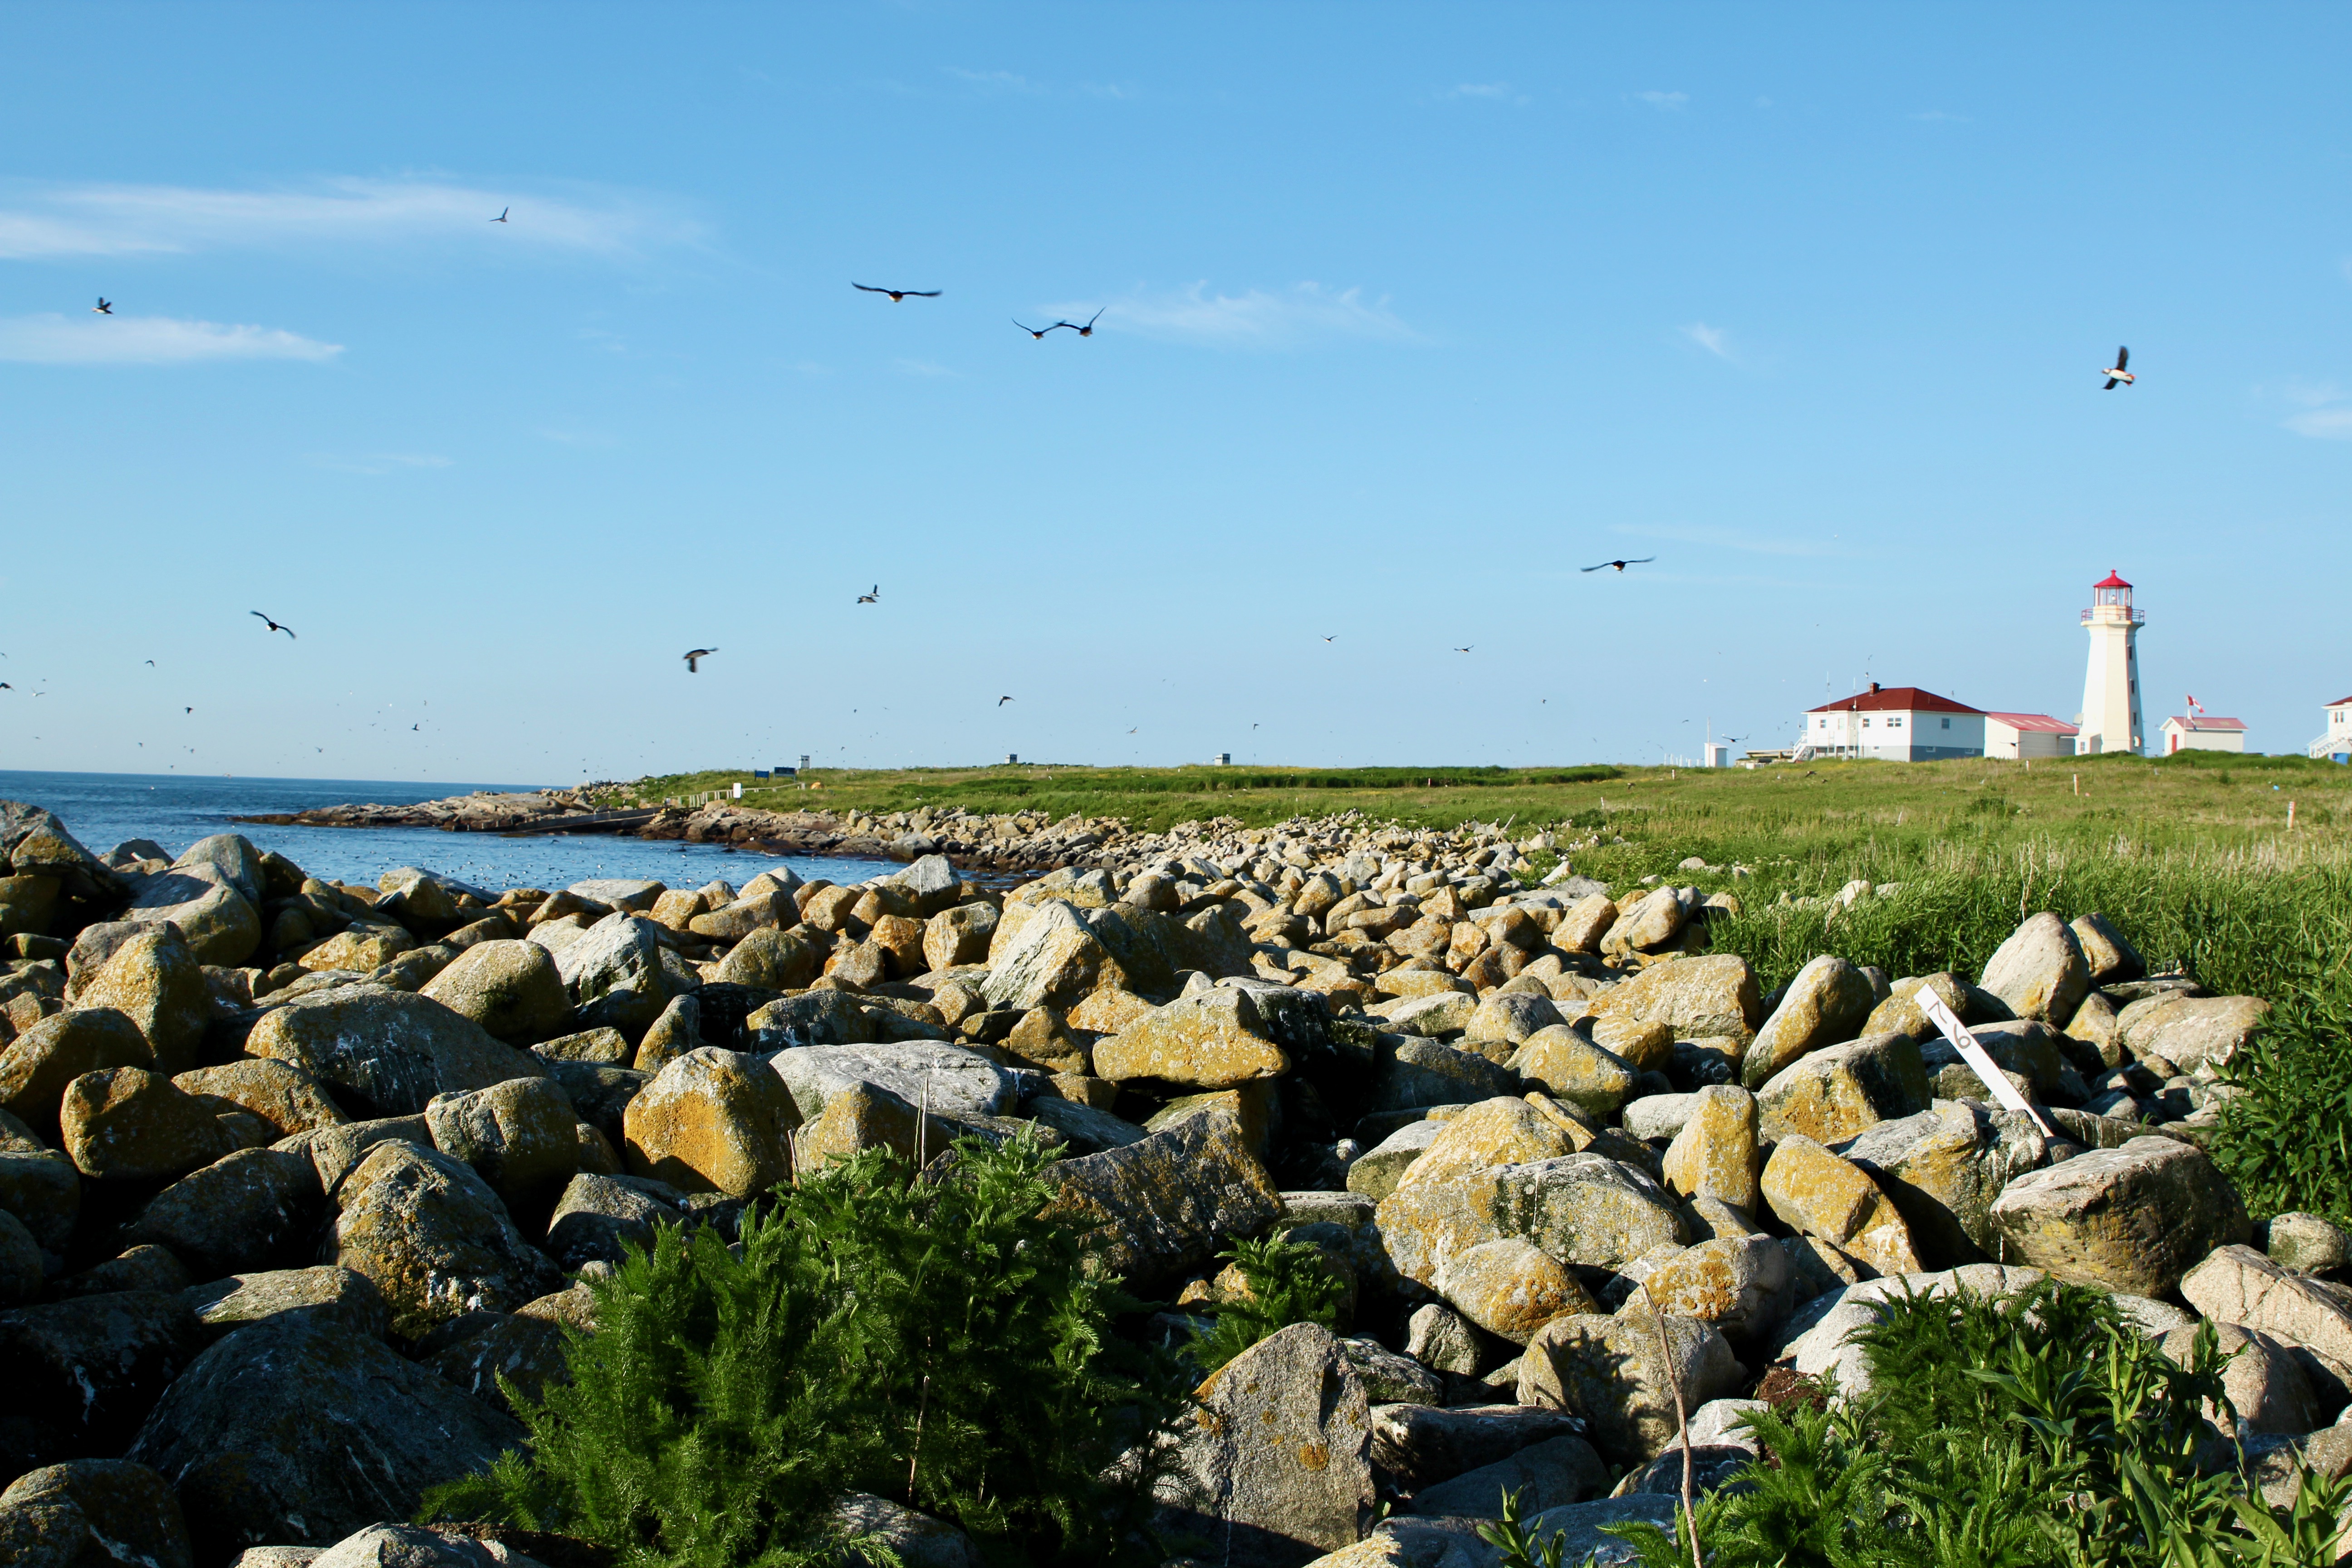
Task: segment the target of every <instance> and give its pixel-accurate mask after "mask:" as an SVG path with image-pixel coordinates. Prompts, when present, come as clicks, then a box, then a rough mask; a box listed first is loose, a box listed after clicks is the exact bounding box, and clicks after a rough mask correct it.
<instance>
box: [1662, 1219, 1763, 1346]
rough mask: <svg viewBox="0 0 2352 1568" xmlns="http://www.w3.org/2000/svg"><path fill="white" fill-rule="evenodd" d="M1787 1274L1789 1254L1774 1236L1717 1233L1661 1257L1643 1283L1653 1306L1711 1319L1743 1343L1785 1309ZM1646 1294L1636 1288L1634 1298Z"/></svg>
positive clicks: (1758, 1334) (1672, 1313) (1755, 1336)
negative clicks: (1668, 1255) (1666, 1256)
mask: <svg viewBox="0 0 2352 1568" xmlns="http://www.w3.org/2000/svg"><path fill="white" fill-rule="evenodd" d="M1789 1275H1790V1268H1789V1254H1788V1252H1787V1251H1786V1250H1785V1249H1784V1248H1783V1247H1781V1246H1780V1243H1779V1242H1777V1241H1774V1240H1772V1239H1771V1238H1770V1237H1762V1236H1741V1237H1714V1238H1712V1239H1710V1240H1706V1241H1702V1242H1699V1243H1698V1244H1696V1246H1693V1247H1685V1248H1684V1249H1683V1250H1682V1251H1680V1252H1678V1253H1675V1255H1674V1256H1673V1257H1672V1258H1667V1259H1666V1260H1665V1261H1664V1262H1663V1263H1660V1264H1659V1265H1658V1266H1657V1267H1656V1268H1653V1269H1651V1270H1650V1272H1649V1277H1648V1278H1647V1279H1644V1280H1643V1289H1644V1290H1645V1291H1646V1292H1647V1303H1648V1305H1649V1306H1650V1307H1652V1308H1654V1310H1658V1311H1661V1312H1664V1313H1666V1314H1668V1315H1669V1316H1679V1317H1685V1318H1696V1319H1698V1320H1699V1321H1702V1322H1708V1323H1713V1324H1714V1325H1715V1326H1716V1328H1717V1330H1719V1331H1721V1332H1722V1334H1723V1337H1724V1338H1725V1339H1727V1340H1729V1341H1730V1342H1732V1344H1733V1345H1735V1346H1738V1347H1741V1348H1745V1347H1746V1346H1748V1345H1752V1344H1755V1343H1758V1342H1760V1341H1762V1340H1763V1338H1764V1337H1765V1336H1766V1335H1767V1334H1769V1333H1770V1332H1771V1331H1773V1330H1774V1329H1776V1328H1778V1327H1779V1326H1780V1320H1781V1319H1782V1318H1783V1317H1785V1316H1786V1315H1787V1313H1788V1310H1789V1287H1790V1279H1789ZM1641 1300H1643V1295H1642V1294H1641V1293H1638V1292H1637V1293H1636V1294H1635V1295H1634V1297H1633V1301H1641ZM1630 1304H1631V1303H1629V1305H1630Z"/></svg>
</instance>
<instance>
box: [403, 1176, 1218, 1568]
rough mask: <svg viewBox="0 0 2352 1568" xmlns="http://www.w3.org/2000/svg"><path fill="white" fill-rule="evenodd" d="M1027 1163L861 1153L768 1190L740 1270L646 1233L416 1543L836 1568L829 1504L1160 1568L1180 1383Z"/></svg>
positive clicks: (998, 1544)
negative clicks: (506, 1441) (1157, 1525)
mask: <svg viewBox="0 0 2352 1568" xmlns="http://www.w3.org/2000/svg"><path fill="white" fill-rule="evenodd" d="M1048 1158H1049V1156H1047V1155H1045V1154H1044V1153H1042V1152H1039V1151H1038V1150H1037V1149H1036V1148H1035V1147H1034V1146H1033V1145H1032V1144H1031V1143H1029V1142H1027V1141H1025V1140H1023V1141H1015V1142H1011V1143H1008V1144H1006V1145H1005V1146H1004V1147H1003V1148H1001V1149H996V1148H990V1147H988V1146H986V1145H984V1144H982V1143H979V1142H971V1141H967V1142H964V1143H961V1144H960V1145H958V1152H957V1158H956V1161H955V1162H954V1163H953V1165H952V1168H951V1169H950V1170H949V1172H948V1173H946V1174H945V1175H944V1176H943V1177H939V1178H937V1179H934V1178H932V1177H930V1176H929V1175H927V1176H926V1177H925V1178H924V1179H921V1180H918V1179H916V1178H915V1176H914V1174H913V1173H912V1171H911V1170H910V1169H909V1167H908V1164H907V1163H905V1162H903V1161H901V1160H899V1159H898V1158H897V1157H895V1156H893V1155H891V1154H889V1153H888V1152H881V1151H876V1152H866V1153H862V1154H859V1155H858V1156H856V1158H855V1159H852V1160H849V1161H846V1162H844V1163H840V1164H837V1165H835V1166H834V1167H832V1168H831V1169H829V1170H827V1171H825V1172H824V1173H821V1174H817V1175H814V1176H812V1177H809V1178H807V1179H805V1180H803V1181H802V1182H801V1183H800V1184H798V1185H795V1186H788V1187H780V1188H778V1189H777V1190H776V1193H775V1194H774V1201H773V1203H772V1205H765V1206H764V1207H763V1208H762V1209H761V1210H759V1211H756V1212H753V1213H751V1214H748V1215H746V1216H745V1218H744V1220H743V1224H742V1227H741V1233H740V1237H741V1239H740V1247H737V1248H734V1249H730V1247H728V1246H727V1245H726V1244H725V1243H724V1242H723V1241H721V1240H720V1239H719V1236H718V1234H717V1233H716V1232H714V1231H712V1230H710V1229H708V1228H703V1229H697V1230H693V1231H688V1230H684V1229H680V1228H677V1227H674V1226H673V1227H665V1228H664V1229H662V1230H661V1232H660V1233H659V1235H658V1237H657V1238H656V1243H655V1246H654V1247H653V1250H652V1251H651V1252H650V1253H646V1252H639V1251H635V1250H632V1251H631V1253H630V1255H629V1257H628V1259H627V1261H626V1262H625V1263H624V1264H623V1265H622V1267H621V1268H620V1269H619V1270H618V1271H617V1273H616V1274H615V1275H614V1277H613V1278H612V1279H608V1280H604V1281H601V1282H598V1283H596V1284H594V1285H593V1287H592V1288H593V1291H594V1294H595V1297H596V1317H597V1324H598V1330H597V1332H596V1333H594V1334H593V1335H580V1334H574V1335H572V1336H571V1343H570V1347H569V1365H570V1369H571V1382H570V1383H569V1384H557V1385H554V1386H551V1387H550V1388H549V1389H548V1390H547V1392H546V1394H545V1397H544V1398H543V1400H541V1402H539V1403H537V1404H532V1403H530V1402H528V1401H524V1400H520V1399H517V1400H516V1405H517V1408H518V1410H519V1412H520V1415H521V1416H522V1419H523V1422H524V1424H525V1426H528V1427H529V1429H530V1453H529V1456H528V1457H527V1458H525V1457H520V1456H517V1455H514V1454H509V1455H506V1456H504V1457H502V1458H500V1459H499V1462H498V1464H497V1465H496V1467H495V1468H492V1469H491V1470H489V1471H488V1472H487V1473H485V1474H481V1475H477V1476H472V1477H468V1478H466V1479H461V1480H458V1481H456V1482H453V1483H451V1484H450V1485H448V1486H446V1487H443V1488H440V1489H437V1490H436V1491H435V1492H434V1493H432V1494H431V1495H429V1496H428V1498H427V1499H426V1510H425V1517H426V1518H428V1519H429V1518H445V1519H447V1518H454V1519H473V1520H482V1521H493V1522H499V1523H505V1524H512V1525H518V1526H520V1527H523V1528H527V1529H536V1530H546V1531H561V1532H562V1533H565V1534H568V1535H572V1536H575V1537H579V1538H582V1539H585V1540H588V1541H592V1542H597V1543H599V1544H601V1545H604V1546H606V1547H609V1548H611V1549H613V1550H614V1551H615V1552H617V1553H618V1554H619V1558H620V1561H621V1562H622V1563H625V1564H630V1565H637V1568H653V1565H655V1564H660V1565H663V1568H786V1565H789V1564H798V1563H818V1562H831V1561H833V1560H834V1559H833V1558H832V1557H831V1556H830V1555H829V1552H830V1550H831V1546H832V1543H831V1542H830V1540H829V1529H828V1524H827V1520H828V1516H829V1513H830V1510H831V1508H832V1505H833V1503H834V1502H835V1500H836V1499H837V1498H839V1497H840V1496H841V1495H842V1494H843V1493H845V1492H869V1493H874V1494H876V1495H878V1496H882V1497H886V1498H889V1499H891V1500H896V1501H899V1502H903V1503H906V1504H908V1506H910V1507H913V1508H916V1509H919V1510H922V1511H923V1512H926V1513H929V1514H933V1515H937V1516H939V1517H941V1518H944V1519H947V1520H950V1521H954V1522H955V1523H957V1524H959V1525H961V1527H962V1528H963V1529H964V1530H965V1531H969V1532H970V1533H971V1536H972V1537H973V1539H974V1540H975V1541H977V1542H980V1543H981V1545H982V1549H983V1550H984V1551H985V1552H988V1554H989V1555H990V1556H991V1557H992V1559H993V1560H995V1561H999V1562H1006V1563H1118V1562H1126V1561H1133V1562H1136V1563H1150V1562H1155V1561H1157V1556H1156V1555H1155V1554H1154V1553H1153V1552H1152V1551H1151V1550H1150V1547H1149V1546H1148V1545H1147V1543H1146V1538H1145V1537H1144V1535H1143V1534H1142V1526H1143V1524H1144V1521H1145V1520H1146V1517H1147V1515H1148V1510H1149V1508H1150V1483H1151V1481H1152V1479H1154V1478H1153V1476H1152V1474H1151V1473H1150V1465H1151V1462H1152V1461H1151V1460H1150V1455H1151V1454H1152V1453H1153V1452H1155V1451H1156V1449H1157V1448H1158V1447H1159V1446H1158V1445H1156V1444H1155V1443H1154V1442H1153V1441H1152V1439H1153V1438H1154V1437H1155V1436H1157V1435H1159V1434H1161V1433H1164V1432H1165V1431H1167V1430H1168V1429H1169V1427H1170V1426H1171V1423H1172V1422H1173V1420H1174V1419H1175V1417H1176V1415H1177V1414H1178V1413H1179V1412H1180V1411H1181V1409H1182V1407H1183V1390H1184V1387H1185V1384H1186V1383H1187V1381H1188V1380H1187V1379H1186V1377H1185V1376H1184V1374H1183V1373H1182V1370H1181V1366H1180V1365H1179V1364H1178V1363H1176V1361H1175V1359H1174V1358H1173V1357H1170V1356H1167V1355H1165V1354H1162V1353H1155V1352H1148V1351H1145V1350H1142V1349H1139V1348H1138V1347H1136V1346H1134V1345H1131V1344H1129V1342H1126V1341H1124V1340H1122V1339H1119V1338H1118V1337H1116V1336H1115V1335H1114V1334H1113V1333H1112V1332H1111V1331H1110V1330H1111V1321H1112V1319H1113V1317H1114V1315H1115V1314H1117V1313H1119V1312H1122V1311H1127V1310H1133V1309H1134V1308H1135V1307H1136V1306H1137V1305H1139V1303H1136V1302H1134V1301H1131V1300H1129V1299H1128V1298H1126V1297H1125V1296H1124V1295H1123V1294H1122V1293H1121V1292H1120V1291H1119V1290H1118V1289H1117V1288H1116V1287H1115V1286H1114V1285H1112V1284H1110V1283H1108V1282H1106V1281H1104V1280H1102V1279H1098V1278H1097V1277H1095V1276H1094V1275H1092V1274H1090V1273H1089V1271H1088V1270H1087V1268H1086V1267H1085V1266H1084V1262H1083V1259H1082V1256H1081V1252H1080V1246H1079V1242H1080V1237H1079V1236H1078V1234H1077V1233H1076V1231H1075V1230H1074V1229H1073V1228H1072V1226H1070V1225H1069V1224H1068V1223H1066V1222H1065V1221H1062V1220H1059V1219H1056V1218H1055V1217H1054V1216H1051V1215H1045V1214H1044V1213H1043V1211H1044V1209H1045V1205H1046V1203H1047V1202H1048V1200H1049V1199H1050V1197H1051V1195H1052V1191H1051V1189H1050V1188H1049V1187H1048V1186H1047V1185H1046V1184H1045V1182H1044V1181H1043V1180H1042V1179H1041V1178H1040V1174H1039V1173H1040V1171H1041V1170H1042V1168H1043V1166H1044V1165H1045V1163H1046V1161H1047V1159H1048ZM513 1396H514V1395H513V1391H512V1390H509V1397H510V1398H511V1397H513Z"/></svg>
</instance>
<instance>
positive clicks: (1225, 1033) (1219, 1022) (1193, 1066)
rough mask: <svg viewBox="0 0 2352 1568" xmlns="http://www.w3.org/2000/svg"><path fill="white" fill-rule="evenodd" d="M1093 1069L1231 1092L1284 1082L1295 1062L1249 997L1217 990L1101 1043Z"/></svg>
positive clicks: (1184, 999)
mask: <svg viewBox="0 0 2352 1568" xmlns="http://www.w3.org/2000/svg"><path fill="white" fill-rule="evenodd" d="M1094 1066H1095V1071H1096V1073H1097V1075H1098V1076H1100V1077H1102V1078H1107V1079H1110V1080H1111V1081H1112V1082H1114V1083H1117V1082H1120V1081H1122V1080H1125V1079H1146V1078H1148V1079H1159V1080H1160V1081H1162V1082H1166V1083H1174V1084H1182V1085H1184V1086H1185V1087H1187V1088H1191V1089H1230V1088H1232V1087H1234V1085H1235V1084H1242V1083H1249V1082H1252V1081H1254V1080H1255V1079H1272V1078H1279V1077H1281V1076H1282V1075H1283V1074H1285V1073H1286V1072H1288V1071H1289V1070H1290V1058H1289V1057H1287V1056H1286V1055H1285V1054H1284V1052H1283V1049H1282V1047H1280V1046H1278V1045H1276V1044H1275V1042H1274V1041H1273V1040H1272V1039H1271V1038H1269V1037H1268V1034H1267V1031H1266V1029H1265V1025H1264V1024H1263V1023H1262V1022H1261V1020H1260V1019H1259V1016H1258V1009H1257V1005H1256V1003H1255V1001H1254V1000H1253V999H1252V998H1251V996H1250V994H1249V993H1247V992H1246V991H1241V990H1235V989H1232V988H1230V987H1226V986H1217V987H1214V988H1213V989H1211V990H1207V991H1203V992H1202V993H1201V994H1199V995H1197V996H1180V997H1178V998H1177V999H1176V1000H1175V1001H1173V1002H1171V1003H1169V1004H1168V1005H1166V1006H1164V1007H1161V1008H1159V1009H1157V1010H1155V1011H1154V1012H1152V1013H1150V1014H1148V1015H1146V1016H1143V1017H1141V1018H1139V1019H1137V1020H1135V1021H1134V1022H1133V1023H1131V1024H1129V1025H1128V1026H1126V1028H1124V1029H1122V1030H1121V1031H1120V1032H1119V1033H1118V1035H1117V1036H1115V1037H1111V1038H1109V1039H1106V1040H1102V1041H1100V1042H1098V1043H1097V1046H1096V1047H1095V1053H1094Z"/></svg>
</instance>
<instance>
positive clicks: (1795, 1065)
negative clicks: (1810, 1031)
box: [1756, 1033, 1929, 1143]
mask: <svg viewBox="0 0 2352 1568" xmlns="http://www.w3.org/2000/svg"><path fill="white" fill-rule="evenodd" d="M1928 1099H1929V1095H1928V1089H1927V1065H1926V1063H1925V1062H1924V1060H1923V1059H1922V1058H1921V1057H1920V1054H1919V1044H1918V1042H1917V1041H1916V1040H1914V1039H1913V1038H1911V1037H1909V1036H1908V1035H1902V1034H1894V1033H1888V1034H1882V1035H1871V1036H1866V1037H1864V1038H1862V1039H1859V1040H1855V1041H1853V1042H1852V1043H1850V1044H1847V1045H1843V1046H1832V1047H1828V1048H1827V1049H1824V1050H1819V1051H1815V1052H1813V1053H1811V1055H1809V1056H1806V1057H1802V1058H1799V1059H1798V1060H1796V1061H1793V1062H1791V1063H1790V1064H1789V1065H1788V1066H1787V1067H1785V1068H1781V1069H1780V1071H1779V1072H1778V1073H1775V1074H1774V1075H1773V1076H1772V1077H1771V1079H1769V1080H1768V1081H1767V1082H1766V1083H1765V1085H1764V1087H1763V1088H1761V1089H1758V1090H1757V1091H1756V1107H1757V1131H1758V1133H1759V1136H1760V1137H1762V1138H1763V1140H1764V1141H1765V1142H1768V1143H1769V1142H1779V1141H1780V1139H1782V1138H1784V1137H1787V1136H1788V1135H1789V1134H1790V1133H1792V1132H1795V1133H1801V1134H1803V1135H1804V1136H1805V1137H1807V1138H1811V1139H1812V1140H1813V1141H1814V1142H1817V1143H1836V1142H1841V1141H1843V1140H1844V1139H1847V1138H1851V1137H1853V1136H1854V1135H1855V1134H1856V1133H1858V1132H1861V1131H1864V1129H1866V1128H1869V1127H1872V1126H1874V1125H1875V1124H1877V1123H1878V1122H1881V1121H1894V1120H1895V1118H1897V1117H1902V1116H1916V1115H1917V1114H1918V1113H1919V1112H1920V1111H1923V1110H1927V1103H1928Z"/></svg>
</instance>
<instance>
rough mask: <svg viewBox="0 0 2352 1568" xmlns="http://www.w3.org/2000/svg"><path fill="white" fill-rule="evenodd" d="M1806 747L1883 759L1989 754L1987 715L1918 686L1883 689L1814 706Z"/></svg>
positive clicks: (1875, 685)
mask: <svg viewBox="0 0 2352 1568" xmlns="http://www.w3.org/2000/svg"><path fill="white" fill-rule="evenodd" d="M1804 725H1805V730H1804V733H1803V734H1802V735H1801V737H1799V739H1798V742H1797V743H1798V745H1799V746H1800V747H1809V748H1811V751H1812V753H1813V754H1814V755H1815V756H1821V757H1849V758H1858V759H1860V758H1867V759H1871V760H1874V761H1877V762H1883V763H1927V762H1938V761H1941V760H1943V759H1945V758H1947V757H1981V756H1983V755H1984V754H1985V715H1984V714H1983V713H1981V712H1980V711H1979V710H1976V709H1974V708H1971V707H1969V705H1968V704H1967V703H1965V702H1955V701H1953V700H1951V699H1950V698H1948V697H1938V696H1937V695H1936V694H1935V693H1934V692H1932V691H1924V690H1922V689H1919V688H1918V687H1916V686H1885V687H1882V686H1880V685H1879V684H1878V682H1876V681H1875V680H1874V681H1872V682H1871V683H1870V689H1869V690H1867V691H1858V692H1856V693H1854V694H1853V696H1852V697H1846V698H1841V699H1840V700H1837V701H1835V702H1824V703H1822V705H1821V706H1820V707H1819V708H1814V709H1810V710H1807V711H1806V713H1805V717H1804Z"/></svg>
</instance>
